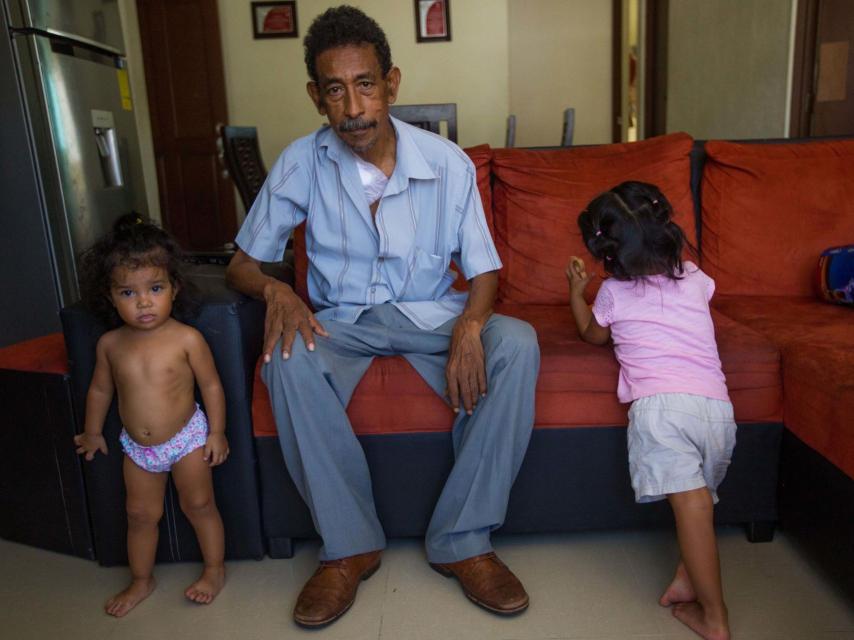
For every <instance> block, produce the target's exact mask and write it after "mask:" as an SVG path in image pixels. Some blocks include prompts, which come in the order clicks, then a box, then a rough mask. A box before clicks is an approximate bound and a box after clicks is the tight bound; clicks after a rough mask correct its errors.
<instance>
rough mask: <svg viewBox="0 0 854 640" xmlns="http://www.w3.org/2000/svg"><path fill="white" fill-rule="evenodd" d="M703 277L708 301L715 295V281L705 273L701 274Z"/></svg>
mask: <svg viewBox="0 0 854 640" xmlns="http://www.w3.org/2000/svg"><path fill="white" fill-rule="evenodd" d="M703 278H704V279H705V285H706V302H708V301H709V300H711V299H712V296H713V295H715V281H714V280H713V279H712V278H710V277H709V276H707V275H706V274H705V273H704V274H703Z"/></svg>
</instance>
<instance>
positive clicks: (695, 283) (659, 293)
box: [566, 182, 736, 640]
mask: <svg viewBox="0 0 854 640" xmlns="http://www.w3.org/2000/svg"><path fill="white" fill-rule="evenodd" d="M672 214H673V211H672V209H671V207H670V203H669V202H668V201H667V199H666V198H665V197H664V195H663V194H662V193H661V192H660V191H659V190H658V188H657V187H655V186H653V185H650V184H645V183H642V182H624V183H622V184H620V185H619V186H617V187H615V188H613V189H611V190H610V191H608V192H606V193H603V194H601V195H600V196H598V197H597V198H595V199H594V200H593V201H592V202H591V203H590V204H589V205H588V207H587V209H586V210H585V211H583V212H582V213H581V215H579V216H578V226H579V227H580V229H581V233H582V236H583V237H584V242H585V244H586V245H587V249H588V250H589V251H590V253H591V255H592V256H593V257H594V258H596V259H597V260H601V261H602V263H603V265H604V267H605V271H606V272H607V273H608V274H609V275H610V277H609V278H608V279H606V280H605V281H604V282H603V283H602V287H601V288H600V289H599V293H598V295H597V296H596V300H595V302H594V303H593V308H592V309H591V308H590V307H588V306H587V304H586V302H585V300H584V297H583V292H584V288H585V286H586V285H587V283H588V282H590V279H591V277H592V275H591V274H589V273H588V272H587V270H586V269H585V266H584V262H583V260H581V259H580V258H578V257H575V256H572V258H571V261H570V264H569V265H568V266H567V269H566V275H567V278H568V279H569V285H570V290H571V295H570V304H571V306H572V313H573V316H574V317H575V322H576V324H577V326H578V331H579V333H580V334H581V337H582V339H584V340H585V341H587V342H591V343H593V344H605V343H607V342H608V340H609V339H613V341H614V352H615V354H616V356H617V360H618V361H619V363H620V377H619V382H618V387H617V396H618V398H619V400H620V402H631V403H632V405H631V408H630V409H629V429H628V444H629V470H630V472H631V478H632V487H633V488H634V491H635V497H636V499H637V501H638V502H651V501H653V500H662V499H664V498H665V497H666V498H667V500H668V501H669V502H670V505H671V507H672V508H673V513H674V516H675V519H676V532H677V536H678V539H679V548H680V551H681V554H682V555H681V560H680V562H679V565H678V566H677V567H676V575H675V577H674V578H673V582H672V583H671V584H670V586H669V587H668V588H667V590H666V591H665V592H664V594H663V595H662V596H661V599H660V601H659V602H660V604H661V605H663V606H670V605H673V615H674V616H675V617H676V618H678V619H679V620H680V621H682V622H683V623H685V624H686V625H688V626H689V627H690V628H691V629H693V630H694V631H695V632H696V633H698V634H699V635H701V636H702V637H704V638H707V639H711V638H714V639H716V640H717V639H728V638H729V637H730V636H729V625H728V621H727V609H726V606H725V605H724V601H723V593H722V589H721V578H720V566H719V563H718V551H717V545H716V542H715V532H714V527H713V523H712V509H713V504H714V503H716V502H717V500H718V498H717V493H716V489H717V487H718V485H719V484H720V482H721V481H722V480H723V477H724V474H725V473H726V469H727V466H728V465H729V462H730V457H731V455H732V450H733V447H734V446H735V429H736V427H735V422H734V420H733V411H732V404H731V403H730V401H729V395H728V393H727V387H726V381H725V379H724V375H723V373H722V371H721V363H720V359H719V357H718V350H717V344H716V343H715V330H714V326H713V325H712V319H711V315H710V313H709V300H710V299H711V297H712V293H713V292H714V281H712V279H711V278H709V277H708V276H707V275H706V274H704V273H703V272H702V271H701V270H700V269H699V268H698V267H697V266H696V265H695V264H694V263H692V262H689V261H685V262H683V261H682V259H681V256H682V249H683V247H684V244H685V237H684V234H683V232H682V230H681V229H680V228H679V226H678V225H676V224H675V223H674V222H673V221H672V220H671V217H672Z"/></svg>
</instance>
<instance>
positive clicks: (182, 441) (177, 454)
mask: <svg viewBox="0 0 854 640" xmlns="http://www.w3.org/2000/svg"><path fill="white" fill-rule="evenodd" d="M207 439H208V419H207V417H205V412H204V411H202V410H201V408H200V407H199V405H198V404H197V405H196V412H195V413H194V414H193V417H192V418H190V421H189V422H188V423H187V425H186V426H185V427H184V428H183V429H181V430H180V431H179V432H178V433H176V434H175V435H174V436H172V437H171V438H170V439H169V440H167V441H166V442H163V443H161V444H155V445H153V446H151V447H144V446H142V445H141V444H137V443H136V442H134V441H133V439H132V438H131V437H130V436H129V435H128V432H127V431H125V430H124V429H122V432H121V434H120V435H119V442H121V443H122V449H124V452H125V453H126V454H127V455H128V457H129V458H130V459H131V460H133V461H134V462H135V463H136V465H137V466H138V467H140V468H142V469H145V470H146V471H149V472H151V473H163V472H166V471H169V469H171V468H172V465H173V464H175V463H176V462H178V460H180V459H181V458H183V457H184V456H185V455H187V454H188V453H191V452H193V451H195V450H196V449H198V448H199V447H204V446H205V442H207Z"/></svg>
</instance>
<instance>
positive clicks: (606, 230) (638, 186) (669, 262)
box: [578, 182, 685, 280]
mask: <svg viewBox="0 0 854 640" xmlns="http://www.w3.org/2000/svg"><path fill="white" fill-rule="evenodd" d="M672 217H673V208H672V207H671V206H670V202H668V200H667V198H666V197H665V196H664V194H663V193H661V191H660V190H659V189H658V187H656V186H655V185H652V184H647V183H645V182H623V183H621V184H619V185H617V186H616V187H614V188H613V189H610V190H609V191H606V192H605V193H602V194H600V195H598V196H596V197H595V198H594V199H593V200H592V201H591V202H590V204H589V205H587V208H586V209H585V210H584V211H582V212H581V214H580V215H579V216H578V226H579V228H580V229H581V235H582V237H583V238H584V244H585V245H586V246H587V249H588V251H590V254H591V255H592V256H593V257H594V258H596V259H597V260H600V261H601V262H602V263H603V265H604V267H605V271H606V272H607V273H609V274H610V275H612V276H613V277H614V278H616V279H618V280H634V279H637V278H643V277H645V276H652V275H665V276H667V277H668V278H671V279H673V280H678V279H680V278H681V276H682V273H683V267H682V250H683V248H684V247H685V234H684V232H683V231H682V229H681V228H680V227H679V225H678V224H676V223H675V222H673V220H672Z"/></svg>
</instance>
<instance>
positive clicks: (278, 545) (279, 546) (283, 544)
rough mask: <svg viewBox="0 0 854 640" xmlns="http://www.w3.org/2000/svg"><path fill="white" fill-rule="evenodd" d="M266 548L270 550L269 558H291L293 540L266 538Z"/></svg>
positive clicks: (292, 554) (292, 555)
mask: <svg viewBox="0 0 854 640" xmlns="http://www.w3.org/2000/svg"><path fill="white" fill-rule="evenodd" d="M267 548H268V549H269V550H270V557H271V558H293V557H294V539H293V538H267Z"/></svg>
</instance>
